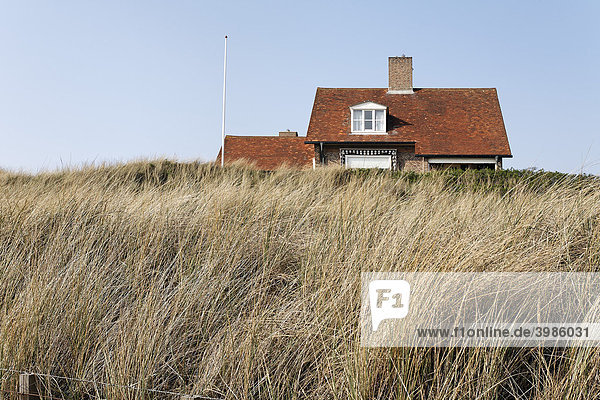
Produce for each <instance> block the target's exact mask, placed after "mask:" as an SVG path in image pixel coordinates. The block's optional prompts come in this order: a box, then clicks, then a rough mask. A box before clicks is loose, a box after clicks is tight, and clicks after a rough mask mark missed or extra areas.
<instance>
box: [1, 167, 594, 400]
mask: <svg viewBox="0 0 600 400" xmlns="http://www.w3.org/2000/svg"><path fill="white" fill-rule="evenodd" d="M513 175H514V176H513V177H511V176H510V173H508V172H507V173H506V174H505V175H502V176H494V175H485V174H477V173H467V174H465V175H462V176H450V177H449V176H448V175H445V174H437V175H436V174H434V175H429V176H427V177H423V178H419V177H416V176H414V175H396V176H392V175H390V174H388V173H360V172H356V173H350V172H347V171H342V170H336V169H322V170H316V171H305V172H300V171H292V170H281V171H278V172H275V173H272V174H265V173H261V172H258V171H255V170H253V169H251V168H249V167H245V166H242V165H234V166H231V167H227V168H225V169H224V170H222V169H220V168H218V167H217V166H215V165H213V164H194V163H191V164H174V163H170V162H167V161H156V162H153V163H148V162H140V163H131V164H125V165H119V166H103V167H97V168H93V167H86V168H82V169H78V170H71V171H63V172H57V173H45V174H38V175H34V176H29V175H24V174H12V173H8V172H2V173H0V368H14V369H22V370H33V371H37V372H45V373H52V374H57V375H66V376H71V377H77V378H82V379H88V380H96V381H102V382H108V383H111V384H114V385H115V386H108V387H103V388H100V390H99V393H97V394H98V395H100V396H101V397H102V398H108V399H120V398H147V397H169V396H167V395H161V394H156V393H149V392H146V391H144V390H143V389H147V388H153V389H161V390H170V391H176V392H185V393H196V394H203V395H207V396H213V397H221V398H228V399H247V398H265V399H266V398H269V399H271V398H317V399H346V398H352V399H388V398H397V399H405V398H406V399H409V398H410V399H472V398H480V399H494V398H499V397H500V398H531V399H559V398H560V399H564V398H567V399H580V398H589V397H590V396H594V395H597V393H600V371H599V368H600V354H599V352H598V351H597V350H595V349H592V350H574V349H566V350H565V349H546V350H544V349H487V350H485V349H375V350H368V349H363V348H361V347H360V346H359V332H358V329H357V326H358V309H359V281H360V271H370V270H379V271H386V270H433V271H445V270H457V271H497V270H511V271H541V270H544V271H546V270H578V271H595V270H597V268H598V265H599V264H600V183H599V182H598V180H596V179H594V178H585V177H568V176H566V177H559V178H556V176H554V175H552V174H521V175H520V174H513ZM500 178H502V179H500ZM0 375H1V377H2V378H3V380H2V382H3V385H5V386H6V385H9V384H12V383H11V382H12V381H11V379H12V378H10V376H9V375H8V374H6V373H0ZM4 378H6V379H4ZM132 384H135V385H136V388H138V389H140V390H137V389H136V390H130V389H127V388H123V387H121V386H118V385H132ZM63 390H64V391H65V392H64V393H65V395H66V396H67V397H81V395H82V393H83V392H84V391H89V390H91V389H90V387H89V385H87V386H86V385H84V384H78V383H76V382H71V383H68V384H65V385H63Z"/></svg>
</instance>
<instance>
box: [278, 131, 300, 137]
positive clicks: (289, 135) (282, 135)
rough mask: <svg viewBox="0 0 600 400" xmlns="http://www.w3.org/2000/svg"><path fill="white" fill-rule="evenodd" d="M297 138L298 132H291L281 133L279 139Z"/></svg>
mask: <svg viewBox="0 0 600 400" xmlns="http://www.w3.org/2000/svg"><path fill="white" fill-rule="evenodd" d="M297 136H298V132H290V131H285V132H279V137H297Z"/></svg>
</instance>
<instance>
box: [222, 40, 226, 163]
mask: <svg viewBox="0 0 600 400" xmlns="http://www.w3.org/2000/svg"><path fill="white" fill-rule="evenodd" d="M226 83H227V35H226V36H225V58H224V60H223V120H222V121H221V167H222V166H223V165H225V88H226Z"/></svg>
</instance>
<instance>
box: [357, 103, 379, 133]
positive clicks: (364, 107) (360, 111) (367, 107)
mask: <svg viewBox="0 0 600 400" xmlns="http://www.w3.org/2000/svg"><path fill="white" fill-rule="evenodd" d="M365 111H371V112H372V113H373V120H372V121H373V129H365V128H364V125H365V118H364V112H365ZM377 111H383V129H380V130H376V127H377V117H376V115H377ZM356 115H360V121H361V122H360V128H361V129H359V130H355V129H354V118H355V116H356ZM386 119H387V107H386V106H383V105H381V104H377V103H373V102H366V103H360V104H357V105H355V106H352V107H350V133H351V134H354V135H386V134H387V126H386Z"/></svg>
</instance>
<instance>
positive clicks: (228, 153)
mask: <svg viewBox="0 0 600 400" xmlns="http://www.w3.org/2000/svg"><path fill="white" fill-rule="evenodd" d="M305 141H306V137H280V136H233V135H227V136H225V163H227V164H228V163H232V162H234V161H240V160H245V161H247V162H248V163H250V164H254V165H255V166H256V167H257V168H259V169H262V170H267V171H270V170H274V169H277V168H278V167H282V166H284V165H288V166H291V167H295V168H298V167H300V168H304V167H312V162H313V157H314V145H312V144H307V143H305ZM220 162H221V151H219V155H218V156H217V163H220Z"/></svg>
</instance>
